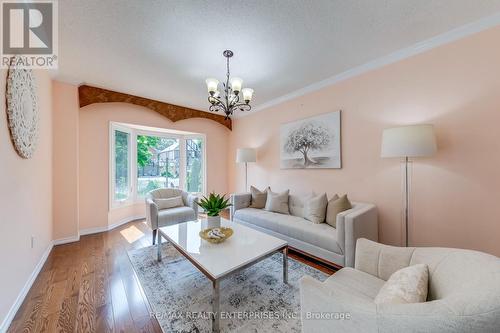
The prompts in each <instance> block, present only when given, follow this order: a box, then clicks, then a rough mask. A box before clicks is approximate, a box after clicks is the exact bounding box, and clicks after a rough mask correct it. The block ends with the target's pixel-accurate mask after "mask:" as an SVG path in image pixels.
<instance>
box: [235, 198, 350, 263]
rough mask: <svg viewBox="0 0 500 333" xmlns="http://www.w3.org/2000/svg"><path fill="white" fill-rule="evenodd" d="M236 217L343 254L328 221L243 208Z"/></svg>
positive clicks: (335, 231) (334, 230)
mask: <svg viewBox="0 0 500 333" xmlns="http://www.w3.org/2000/svg"><path fill="white" fill-rule="evenodd" d="M234 217H235V218H236V219H239V220H242V221H244V222H247V223H250V224H254V225H256V226H259V227H262V228H265V229H269V230H271V231H274V232H277V233H280V234H283V235H285V236H288V237H291V238H295V239H297V240H300V241H303V242H306V243H309V244H312V245H315V246H317V247H320V248H323V249H325V250H328V251H331V252H335V253H339V254H342V250H341V248H340V246H339V244H338V242H337V230H336V229H335V228H332V227H330V226H329V225H328V224H326V223H321V224H314V223H311V222H310V221H307V220H306V219H303V218H301V217H297V216H293V215H285V214H278V213H273V212H268V211H265V210H261V209H254V208H243V209H238V210H237V211H236V212H235V213H234Z"/></svg>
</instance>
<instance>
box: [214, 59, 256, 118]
mask: <svg viewBox="0 0 500 333" xmlns="http://www.w3.org/2000/svg"><path fill="white" fill-rule="evenodd" d="M222 55H224V57H226V62H227V74H226V82H222V94H223V95H222V96H221V93H220V91H219V81H218V80H217V79H213V78H209V79H207V80H206V81H205V82H206V83H207V88H208V94H209V96H208V102H209V103H210V107H209V108H208V110H209V111H211V112H218V111H223V112H224V113H225V114H226V118H225V119H228V118H229V117H230V116H231V115H232V114H233V112H234V111H235V110H240V111H250V110H251V109H252V107H251V106H250V101H251V100H252V95H253V89H250V88H243V89H241V87H242V85H243V80H242V79H240V78H239V77H233V78H230V77H229V76H230V73H229V58H231V57H232V56H233V51H231V50H225V51H224V52H223V53H222ZM241 95H243V101H244V102H240V96H241Z"/></svg>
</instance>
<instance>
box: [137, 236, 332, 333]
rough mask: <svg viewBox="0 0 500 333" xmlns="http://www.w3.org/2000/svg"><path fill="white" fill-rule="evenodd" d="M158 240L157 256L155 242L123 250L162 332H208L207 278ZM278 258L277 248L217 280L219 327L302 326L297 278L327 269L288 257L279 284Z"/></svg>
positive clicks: (263, 328) (319, 274)
mask: <svg viewBox="0 0 500 333" xmlns="http://www.w3.org/2000/svg"><path fill="white" fill-rule="evenodd" d="M162 246H163V247H162V253H163V261H162V262H157V261H156V247H155V246H150V247H147V248H142V249H137V250H131V251H129V252H128V255H129V258H130V261H131V262H132V266H133V267H134V269H135V271H136V273H137V276H138V278H139V281H140V283H141V285H142V287H143V289H144V292H145V293H146V296H147V298H148V301H149V303H150V305H151V308H152V312H153V315H155V316H156V317H157V319H158V322H159V323H160V326H161V328H162V330H163V332H165V333H166V332H211V327H212V326H211V320H210V315H209V313H210V311H212V306H211V302H212V283H211V281H210V280H209V279H208V278H206V277H205V276H204V275H203V274H202V273H201V272H200V271H198V270H197V269H196V267H194V266H193V265H192V264H191V263H190V262H189V261H188V260H187V259H185V258H184V257H183V256H182V255H181V254H180V253H179V252H177V250H176V249H175V248H174V247H173V246H172V245H170V244H169V243H165V244H163V245H162ZM228 255H231V254H230V253H228ZM282 258H283V257H282V254H280V253H276V254H275V255H273V256H271V257H269V258H267V259H264V260H262V261H261V262H259V263H256V264H255V265H253V266H250V267H248V268H246V269H244V270H242V271H240V272H237V273H235V274H233V275H232V276H230V277H227V278H225V279H223V280H222V281H221V284H220V311H221V314H220V315H221V321H220V328H221V332H273V333H278V332H300V331H301V328H300V327H301V324H300V295H299V280H300V278H301V277H303V276H305V275H309V276H312V277H314V278H316V279H318V280H320V281H324V280H325V279H326V278H327V277H328V275H327V274H325V273H323V272H321V271H318V270H317V269H314V268H312V267H310V266H307V265H305V264H303V263H300V262H298V261H296V260H294V259H291V258H289V263H288V284H284V283H283V270H282V269H283V266H282V265H283V259H282ZM221 260H223V258H221Z"/></svg>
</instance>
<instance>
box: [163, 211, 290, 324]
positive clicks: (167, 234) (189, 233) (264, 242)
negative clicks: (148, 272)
mask: <svg viewBox="0 0 500 333" xmlns="http://www.w3.org/2000/svg"><path fill="white" fill-rule="evenodd" d="M221 226H223V227H230V228H232V229H233V231H234V233H233V235H232V236H231V237H230V238H229V239H227V240H226V241H225V242H223V243H219V244H212V243H209V242H207V241H205V240H203V239H201V238H200V236H199V232H200V231H201V230H203V229H206V228H207V227H208V225H207V220H206V219H198V220H194V221H189V222H183V223H179V224H176V225H172V226H167V227H163V228H160V229H158V242H157V243H158V244H157V247H158V260H159V261H161V238H162V237H163V238H165V239H167V240H168V241H169V242H170V243H172V245H173V246H174V247H175V248H176V249H177V250H178V251H179V252H180V253H182V255H183V256H184V257H186V259H188V260H189V261H191V263H192V264H193V265H195V266H196V268H198V269H199V270H200V271H201V272H202V273H203V274H204V275H205V276H206V277H207V278H209V279H210V280H211V281H212V286H213V314H212V330H213V331H214V332H218V331H219V319H220V315H219V311H220V310H219V303H220V294H219V285H220V280H221V279H223V278H225V277H227V276H229V275H230V274H232V273H234V272H237V271H239V270H241V269H243V268H246V267H248V266H251V265H253V264H255V263H257V262H259V261H261V260H262V259H265V258H267V257H269V256H271V255H273V254H274V253H276V252H277V251H280V252H283V282H284V283H288V281H287V279H288V245H287V242H286V241H284V240H282V239H279V238H276V237H273V236H271V235H268V234H265V233H263V232H260V231H257V230H254V229H252V228H249V227H246V226H244V225H241V224H238V223H235V222H231V221H228V220H226V219H221Z"/></svg>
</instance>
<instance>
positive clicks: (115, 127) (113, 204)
mask: <svg viewBox="0 0 500 333" xmlns="http://www.w3.org/2000/svg"><path fill="white" fill-rule="evenodd" d="M116 131H120V132H123V133H128V135H129V137H128V138H129V142H128V152H127V154H128V193H129V195H128V198H127V199H125V200H115V172H116V158H115V142H116V139H115V132H116ZM109 142H110V144H109V148H110V149H109V162H110V163H108V164H109V207H110V208H111V209H112V208H120V207H124V206H128V205H131V204H133V202H134V195H133V193H134V191H133V186H134V185H133V181H132V178H131V175H132V174H133V173H132V164H133V163H132V156H134V155H133V154H134V152H133V151H134V149H133V148H132V146H134V145H133V144H132V142H133V133H132V129H131V128H128V127H125V126H122V125H120V124H116V123H113V124H112V126H110V127H109Z"/></svg>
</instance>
